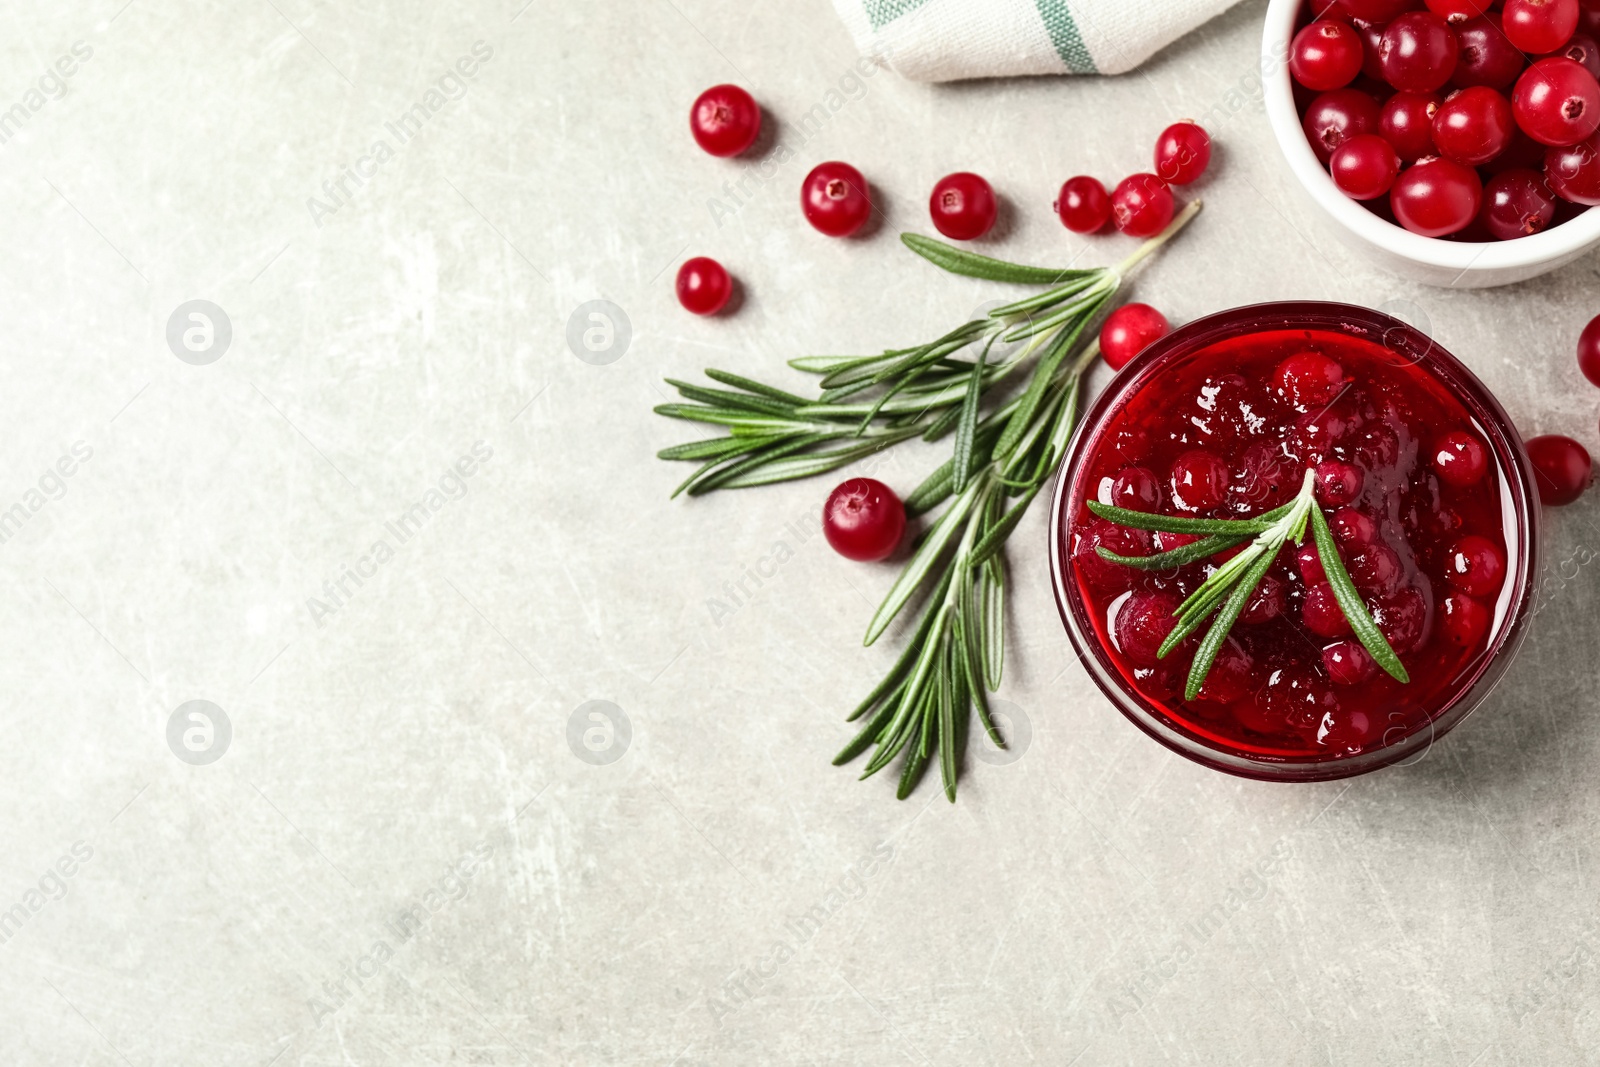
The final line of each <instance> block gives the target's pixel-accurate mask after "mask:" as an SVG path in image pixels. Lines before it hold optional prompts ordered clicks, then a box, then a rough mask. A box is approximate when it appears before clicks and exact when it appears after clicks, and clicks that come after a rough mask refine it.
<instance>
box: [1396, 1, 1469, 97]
mask: <svg viewBox="0 0 1600 1067" xmlns="http://www.w3.org/2000/svg"><path fill="white" fill-rule="evenodd" d="M1459 52H1460V46H1459V45H1458V44H1457V43H1456V35H1455V33H1454V32H1453V31H1452V30H1451V29H1450V27H1449V25H1447V24H1446V23H1445V21H1444V19H1442V18H1440V17H1439V16H1438V15H1435V14H1433V13H1432V12H1430V11H1407V12H1406V13H1404V14H1402V15H1399V16H1397V17H1396V18H1395V19H1394V21H1392V22H1390V23H1389V24H1388V25H1387V26H1385V27H1384V29H1383V41H1382V43H1381V44H1380V45H1379V46H1378V62H1379V63H1380V64H1381V65H1382V67H1383V78H1384V80H1385V81H1387V82H1388V83H1389V84H1390V85H1392V86H1394V87H1395V88H1396V89H1401V90H1404V91H1405V92H1410V93H1431V92H1433V91H1434V90H1435V89H1437V88H1439V87H1440V86H1441V85H1443V84H1444V83H1445V82H1447V81H1449V80H1450V74H1451V72H1452V71H1454V70H1455V67H1456V56H1457V54H1458V53H1459Z"/></svg>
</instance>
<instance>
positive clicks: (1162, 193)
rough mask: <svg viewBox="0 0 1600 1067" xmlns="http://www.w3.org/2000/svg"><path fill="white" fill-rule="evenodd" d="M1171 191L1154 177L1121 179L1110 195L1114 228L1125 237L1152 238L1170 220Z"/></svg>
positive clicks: (1139, 176) (1140, 175)
mask: <svg viewBox="0 0 1600 1067" xmlns="http://www.w3.org/2000/svg"><path fill="white" fill-rule="evenodd" d="M1172 212H1173V204H1172V190H1171V189H1169V188H1167V183H1166V182H1164V181H1162V180H1161V179H1160V178H1158V177H1156V176H1155V175H1154V174H1134V175H1132V176H1130V177H1127V178H1124V179H1122V181H1120V182H1118V183H1117V187H1116V188H1115V189H1114V190H1112V192H1111V214H1112V217H1113V218H1115V219H1116V220H1117V229H1119V230H1121V231H1122V232H1123V233H1125V234H1127V235H1128V236H1129V237H1154V236H1155V235H1156V234H1158V233H1160V232H1161V231H1162V230H1164V229H1166V228H1167V223H1169V222H1171V221H1172Z"/></svg>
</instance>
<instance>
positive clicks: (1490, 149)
mask: <svg viewBox="0 0 1600 1067" xmlns="http://www.w3.org/2000/svg"><path fill="white" fill-rule="evenodd" d="M1516 128H1517V127H1516V122H1515V121H1514V120H1513V119H1512V117H1511V101H1509V100H1507V99H1506V98H1505V97H1503V96H1501V95H1500V94H1499V93H1497V92H1495V91H1494V90H1493V89H1490V88H1489V87H1488V86H1485V85H1474V86H1470V87H1469V88H1466V89H1459V90H1457V91H1456V92H1454V93H1451V94H1450V96H1449V97H1448V98H1447V99H1446V100H1445V102H1444V103H1443V104H1441V105H1440V106H1439V111H1438V113H1437V114H1436V115H1434V117H1433V143H1434V144H1435V145H1437V146H1438V149H1439V154H1440V155H1441V156H1444V157H1445V158H1446V159H1451V160H1454V161H1455V162H1457V163H1464V164H1466V165H1467V166H1469V167H1476V166H1478V165H1479V164H1480V163H1487V162H1489V160H1491V159H1493V158H1494V157H1495V156H1498V155H1499V154H1500V153H1501V152H1503V151H1505V149H1506V146H1507V145H1509V144H1510V143H1511V134H1512V133H1513V132H1514V131H1515V130H1516Z"/></svg>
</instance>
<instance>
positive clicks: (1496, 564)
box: [1444, 534, 1506, 596]
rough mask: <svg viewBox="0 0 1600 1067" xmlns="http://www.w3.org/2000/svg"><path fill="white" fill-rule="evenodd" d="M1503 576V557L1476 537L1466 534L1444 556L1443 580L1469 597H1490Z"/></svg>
mask: <svg viewBox="0 0 1600 1067" xmlns="http://www.w3.org/2000/svg"><path fill="white" fill-rule="evenodd" d="M1505 577H1506V554H1505V553H1504V552H1502V551H1500V546H1499V545H1497V544H1495V543H1494V542H1493V541H1491V540H1489V539H1488V538H1487V537H1484V536H1482V535H1480V534H1467V536H1465V537H1463V538H1461V539H1460V540H1459V541H1457V542H1456V543H1455V544H1454V545H1452V546H1450V553H1449V555H1447V556H1446V557H1445V564H1444V578H1445V581H1447V582H1449V583H1450V584H1451V585H1453V586H1455V587H1456V588H1457V589H1459V590H1461V591H1462V592H1464V593H1471V594H1472V595H1473V596H1493V595H1494V594H1495V593H1498V592H1499V591H1500V583H1501V582H1503V581H1505Z"/></svg>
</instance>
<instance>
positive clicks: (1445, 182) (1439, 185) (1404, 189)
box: [1389, 158, 1483, 237]
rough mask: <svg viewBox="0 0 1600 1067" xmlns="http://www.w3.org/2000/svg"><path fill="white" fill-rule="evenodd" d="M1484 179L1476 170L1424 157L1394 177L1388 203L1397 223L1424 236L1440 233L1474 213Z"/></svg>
mask: <svg viewBox="0 0 1600 1067" xmlns="http://www.w3.org/2000/svg"><path fill="white" fill-rule="evenodd" d="M1482 202H1483V183H1482V182H1481V181H1479V179H1478V174H1477V172H1476V171H1474V170H1472V169H1471V168H1469V167H1463V166H1462V165H1461V164H1459V163H1452V162H1451V161H1450V160H1448V159H1438V158H1430V159H1423V160H1421V161H1419V162H1417V163H1414V164H1412V165H1411V167H1410V168H1408V169H1407V170H1405V171H1404V172H1402V173H1401V175H1400V176H1399V177H1398V178H1396V179H1395V182H1394V189H1393V191H1391V192H1390V194H1389V206H1390V208H1392V209H1393V211H1394V217H1395V219H1396V221H1398V222H1399V223H1400V225H1402V226H1404V227H1405V228H1406V229H1408V230H1410V231H1411V232H1412V233H1419V234H1421V235H1422V236H1424V237H1443V236H1445V235H1446V234H1452V233H1455V232H1457V231H1458V230H1462V229H1465V228H1466V226H1467V224H1468V223H1470V222H1471V221H1472V220H1473V219H1474V218H1476V217H1477V214H1478V207H1479V206H1480V205H1481V204H1482Z"/></svg>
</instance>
